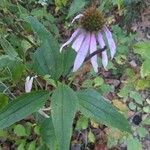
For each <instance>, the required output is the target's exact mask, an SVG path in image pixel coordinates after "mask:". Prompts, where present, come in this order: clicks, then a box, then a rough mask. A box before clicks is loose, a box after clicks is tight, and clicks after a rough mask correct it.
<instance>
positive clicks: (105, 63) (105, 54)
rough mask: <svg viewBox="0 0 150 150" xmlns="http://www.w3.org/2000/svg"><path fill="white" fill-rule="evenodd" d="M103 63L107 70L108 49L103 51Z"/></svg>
mask: <svg viewBox="0 0 150 150" xmlns="http://www.w3.org/2000/svg"><path fill="white" fill-rule="evenodd" d="M102 65H103V67H104V68H105V70H107V68H106V67H107V65H108V56H107V51H106V50H105V51H103V52H102Z"/></svg>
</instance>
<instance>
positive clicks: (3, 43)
mask: <svg viewBox="0 0 150 150" xmlns="http://www.w3.org/2000/svg"><path fill="white" fill-rule="evenodd" d="M0 45H1V46H2V48H3V50H4V51H5V53H6V54H7V55H8V56H9V57H10V58H11V59H12V60H15V59H16V58H17V57H18V53H17V52H16V51H15V50H14V48H13V47H12V45H11V44H10V43H9V42H8V41H7V40H6V39H5V38H4V37H2V36H0Z"/></svg>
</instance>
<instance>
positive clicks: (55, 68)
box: [33, 40, 63, 79]
mask: <svg viewBox="0 0 150 150" xmlns="http://www.w3.org/2000/svg"><path fill="white" fill-rule="evenodd" d="M57 50H58V49H54V48H53V47H52V46H51V45H50V44H49V42H48V40H45V42H44V43H43V44H42V46H41V47H40V48H38V49H37V51H36V52H35V53H34V56H33V69H34V70H35V71H36V72H37V73H38V74H40V75H43V76H44V75H46V74H50V75H51V77H52V78H54V79H57V78H59V77H60V75H61V73H62V65H63V63H62V59H61V57H60V54H58V53H56V52H55V51H57Z"/></svg>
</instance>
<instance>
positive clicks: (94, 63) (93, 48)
mask: <svg viewBox="0 0 150 150" xmlns="http://www.w3.org/2000/svg"><path fill="white" fill-rule="evenodd" d="M96 49H97V47H96V38H95V34H94V33H92V34H91V41H90V54H91V53H93V52H95V51H96ZM91 63H92V66H93V68H94V71H95V72H98V64H97V55H94V56H93V57H92V58H91Z"/></svg>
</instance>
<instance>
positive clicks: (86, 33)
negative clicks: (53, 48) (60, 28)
mask: <svg viewBox="0 0 150 150" xmlns="http://www.w3.org/2000/svg"><path fill="white" fill-rule="evenodd" d="M77 19H80V20H79V23H80V26H79V27H78V28H77V29H76V30H75V31H74V32H73V34H72V35H71V37H70V39H69V40H68V41H67V42H66V43H64V44H63V45H62V46H61V48H60V51H62V49H63V48H64V47H65V46H67V45H69V44H70V43H72V48H73V49H74V50H75V51H76V52H77V56H76V58H75V61H74V67H73V71H74V72H75V71H76V70H78V69H79V68H80V66H81V65H82V63H83V62H84V60H85V58H86V56H87V54H88V53H90V54H91V53H93V52H95V51H96V50H97V49H98V47H100V48H101V49H103V48H104V47H105V42H104V39H103V36H104V35H105V37H106V39H107V42H108V46H109V49H110V55H111V59H113V57H114V55H115V53H116V45H115V42H114V40H113V37H112V34H111V32H110V30H109V29H108V28H107V27H106V25H105V19H104V16H103V15H102V14H101V13H100V12H99V11H97V10H96V8H93V7H92V8H89V9H87V10H85V12H84V13H83V14H79V15H77V16H76V17H75V18H74V19H73V21H72V23H73V22H74V21H75V20H77ZM97 43H98V44H97ZM101 54H102V55H101V56H102V64H103V66H104V68H105V69H106V67H107V64H108V56H107V51H106V50H104V51H102V52H101ZM91 64H92V66H93V68H94V71H95V72H98V63H97V55H94V56H93V57H92V58H91Z"/></svg>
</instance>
